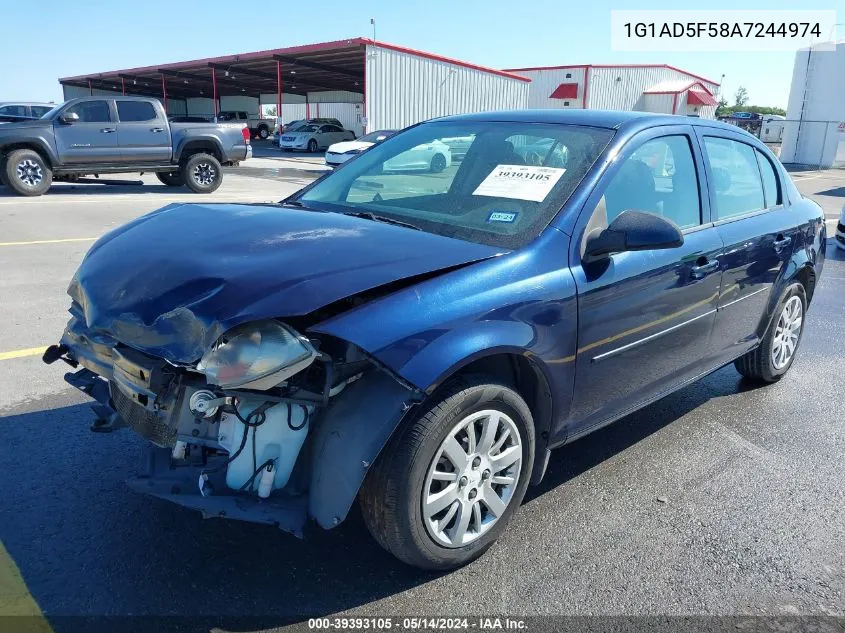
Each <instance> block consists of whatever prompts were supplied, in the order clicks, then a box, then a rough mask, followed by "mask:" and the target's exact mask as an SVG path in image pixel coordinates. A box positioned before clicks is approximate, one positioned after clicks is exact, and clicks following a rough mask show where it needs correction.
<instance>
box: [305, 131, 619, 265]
mask: <svg viewBox="0 0 845 633" xmlns="http://www.w3.org/2000/svg"><path fill="white" fill-rule="evenodd" d="M612 137H613V130H609V129H604V128H593V127H583V126H573V125H558V124H545V123H521V122H505V121H433V122H430V123H424V124H422V125H418V126H414V127H412V128H409V129H407V130H405V131H403V132H400V133H398V134H396V135H394V136H391V137H390V138H388V139H386V140H385V141H384V142H382V143H379V144H377V145H375V146H373V147H372V148H371V149H369V150H368V151H367V152H364V153H363V154H361V155H360V157H358V158H357V159H356V160H354V161H351V162H350V163H349V164H348V165H345V166H344V168H343V169H340V170H338V171H336V172H334V173H332V174H330V175H328V176H326V177H325V178H324V179H322V180H320V181H319V182H317V183H316V184H315V185H314V186H312V187H311V188H310V189H308V190H306V191H304V192H303V193H302V194H300V195H299V196H297V198H296V199H297V200H299V201H300V202H302V203H303V204H305V205H306V206H310V207H314V208H317V209H321V210H327V211H339V212H350V211H352V212H361V211H366V212H370V213H373V214H375V215H381V216H386V217H389V218H391V219H395V220H401V221H403V222H407V223H409V224H412V225H414V226H415V227H417V228H420V229H422V230H424V231H428V232H430V233H437V234H439V235H445V236H447V237H455V238H458V239H463V240H467V241H471V242H479V243H482V244H489V245H493V246H503V247H506V248H518V247H520V246H522V245H524V244H526V243H528V242H529V241H530V240H531V239H533V238H534V237H536V236H537V235H539V233H540V232H541V231H542V230H543V229H544V228H545V227H546V225H548V223H549V222H550V221H551V219H552V218H553V217H554V215H555V214H556V213H557V212H558V211H559V210H560V208H561V207H562V206H563V204H564V203H565V202H566V200H567V199H568V198H569V196H570V195H571V194H572V192H573V191H574V190H575V187H576V186H577V185H578V183H579V182H580V181H581V179H582V178H583V177H584V175H585V174H586V173H587V170H588V169H589V168H590V167H591V166H592V165H593V163H595V161H596V159H597V158H598V157H599V155H600V154H601V152H602V151H603V150H604V148H605V147H606V146H607V144H608V142H609V141H610V139H611V138H612ZM450 143H452V145H450Z"/></svg>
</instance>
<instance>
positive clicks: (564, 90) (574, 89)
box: [549, 82, 578, 99]
mask: <svg viewBox="0 0 845 633" xmlns="http://www.w3.org/2000/svg"><path fill="white" fill-rule="evenodd" d="M577 98H578V84H577V83H572V82H569V83H562V84H560V85H559V86H558V87H557V88H555V89H554V90H553V91H552V94H550V95H549V99H577Z"/></svg>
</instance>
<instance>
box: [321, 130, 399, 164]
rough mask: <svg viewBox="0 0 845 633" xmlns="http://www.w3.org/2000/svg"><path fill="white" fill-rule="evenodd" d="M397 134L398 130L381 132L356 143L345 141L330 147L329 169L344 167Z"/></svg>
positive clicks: (328, 152) (327, 160) (327, 158)
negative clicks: (346, 163)
mask: <svg viewBox="0 0 845 633" xmlns="http://www.w3.org/2000/svg"><path fill="white" fill-rule="evenodd" d="M394 134H396V130H379V131H378V132H370V133H369V134H365V135H364V136H362V137H361V138H359V139H356V140H354V141H344V142H343V143H335V144H334V145H331V146H329V149H328V150H326V165H328V166H329V167H337V166H338V165H342V164H343V163H345V162H346V161H348V160H349V159H351V158H355V156H357V155H358V154H360V153H361V152H363V151H364V150H365V149H369V148H371V147H372V146H373V145H377V144H378V143H381V142H382V141H383V140H384V139H386V138H388V137H390V136H393V135H394Z"/></svg>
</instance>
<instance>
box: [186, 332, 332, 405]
mask: <svg viewBox="0 0 845 633" xmlns="http://www.w3.org/2000/svg"><path fill="white" fill-rule="evenodd" d="M315 358H317V351H316V350H315V349H314V347H313V346H312V345H311V343H310V342H309V341H308V340H307V339H306V338H304V337H302V336H300V335H299V334H297V333H296V332H294V331H293V330H292V329H290V328H289V327H287V326H286V325H283V324H281V323H279V322H277V321H259V322H257V323H247V324H245V325H240V326H238V327H235V328H232V329H231V330H229V331H228V332H226V333H225V334H224V335H223V336H221V337H220V338H219V339H218V340H217V342H216V343H215V344H214V345H213V346H212V347H211V349H210V350H208V351H207V352H206V353H205V355H204V356H203V357H202V359H201V360H200V362H199V364H198V365H197V370H198V371H201V372H202V373H204V374H205V376H206V378H207V380H208V382H209V383H210V384H213V385H219V386H220V387H223V388H224V389H234V388H245V389H259V390H263V389H270V388H271V387H275V386H276V385H278V384H279V383H280V382H282V381H284V380H286V379H288V378H290V377H291V376H293V375H294V374H297V373H299V372H300V371H302V370H303V369H305V368H306V367H308V365H310V364H311V363H313V362H314V359H315Z"/></svg>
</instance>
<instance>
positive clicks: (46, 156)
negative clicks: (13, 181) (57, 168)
mask: <svg viewBox="0 0 845 633" xmlns="http://www.w3.org/2000/svg"><path fill="white" fill-rule="evenodd" d="M19 149H29V150H32V151H33V152H35V153H36V154H38V155H39V156H40V157H41V159H42V160H43V161H44V162H45V163H46V164H47V166H48V167H49V168H50V169H53V168H54V165H55V164H56V161H55V159H54V157H53V154H52V152H50V150H49V149H48V148H47V147H45V146H44V145H43V144H42V143H39V142H37V141H20V142H17V143H9V144H7V145H3V147H0V162H3V161H5V160H6V157H7V156H8V155H9V154H11V153H12V152H14V151H16V150H19Z"/></svg>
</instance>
